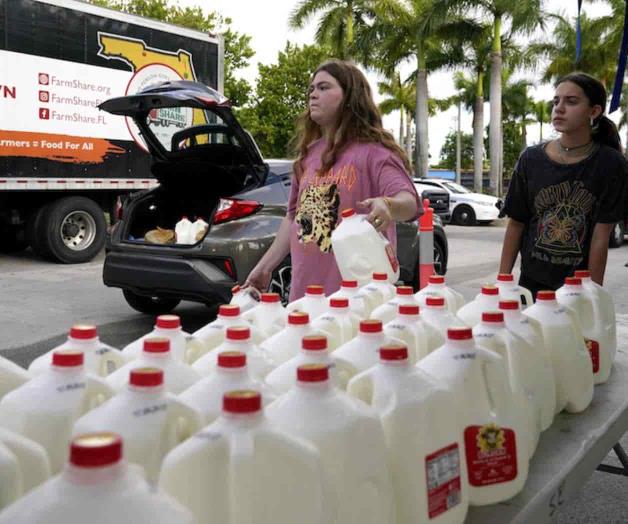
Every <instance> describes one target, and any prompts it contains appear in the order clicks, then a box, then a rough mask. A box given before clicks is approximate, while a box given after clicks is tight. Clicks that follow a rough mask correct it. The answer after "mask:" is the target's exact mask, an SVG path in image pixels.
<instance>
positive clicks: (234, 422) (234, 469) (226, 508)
mask: <svg viewBox="0 0 628 524" xmlns="http://www.w3.org/2000/svg"><path fill="white" fill-rule="evenodd" d="M159 484H160V486H161V487H162V488H163V489H164V490H165V491H166V492H167V493H169V494H170V495H172V496H173V497H174V498H175V499H177V500H178V501H179V502H180V503H181V504H183V505H184V506H186V507H187V508H188V509H189V510H190V511H191V512H192V513H193V514H194V517H195V518H196V522H197V524H295V523H299V524H329V523H330V522H331V521H330V520H329V515H328V514H327V510H326V506H325V504H326V501H325V498H324V491H325V487H324V480H323V476H322V471H321V464H320V455H319V454H318V452H317V451H316V449H315V448H314V446H312V445H311V444H309V443H308V442H306V441H304V440H303V439H297V438H295V437H291V436H289V435H287V434H286V433H285V432H283V431H279V430H278V429H276V428H275V427H274V426H273V425H272V424H271V423H269V421H268V420H267V418H266V416H265V415H264V413H263V411H262V399H261V395H260V394H259V393H258V392H255V391H249V390H243V391H232V392H229V393H227V394H225V396H224V398H223V412H222V415H221V416H220V417H219V418H218V419H217V420H216V421H215V422H213V423H212V424H210V425H208V426H206V427H205V428H204V429H202V430H201V431H200V432H198V433H197V434H196V435H194V436H193V437H192V438H190V439H188V440H186V441H185V442H184V443H183V444H181V445H180V446H177V447H176V448H175V449H173V450H172V451H171V452H170V453H169V454H168V456H167V457H166V459H165V460H164V464H163V467H162V470H161V475H160V479H159Z"/></svg>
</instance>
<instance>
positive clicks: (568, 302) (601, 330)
mask: <svg viewBox="0 0 628 524" xmlns="http://www.w3.org/2000/svg"><path fill="white" fill-rule="evenodd" d="M556 300H557V301H558V303H559V304H560V305H562V306H565V307H568V308H571V309H572V310H573V311H575V312H576V314H577V317H578V321H579V323H580V327H581V329H582V334H583V335H584V339H585V343H586V346H587V349H588V351H589V355H590V356H591V365H592V366H593V382H594V384H602V383H604V382H606V381H607V380H608V377H609V376H610V374H611V366H612V363H613V355H614V348H613V343H612V341H611V337H610V336H609V335H610V333H609V331H607V330H606V327H607V326H606V325H605V323H603V322H596V320H598V317H596V315H595V305H594V304H595V303H594V301H593V300H592V298H591V296H590V294H588V293H586V292H585V290H584V287H583V286H582V280H581V279H579V278H577V277H567V278H566V279H565V285H564V286H563V287H561V288H560V289H558V290H557V291H556Z"/></svg>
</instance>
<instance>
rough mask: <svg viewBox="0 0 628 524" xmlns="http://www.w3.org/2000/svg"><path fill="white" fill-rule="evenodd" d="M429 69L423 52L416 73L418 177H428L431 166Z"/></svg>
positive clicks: (416, 166) (416, 165)
mask: <svg viewBox="0 0 628 524" xmlns="http://www.w3.org/2000/svg"><path fill="white" fill-rule="evenodd" d="M427 98H428V94H427V69H426V67H425V58H424V56H423V52H422V51H421V52H420V53H419V57H418V69H417V75H416V118H415V124H416V163H415V170H416V174H417V176H418V177H426V176H427V170H428V166H429V152H428V144H429V142H428V139H427V123H428V109H427Z"/></svg>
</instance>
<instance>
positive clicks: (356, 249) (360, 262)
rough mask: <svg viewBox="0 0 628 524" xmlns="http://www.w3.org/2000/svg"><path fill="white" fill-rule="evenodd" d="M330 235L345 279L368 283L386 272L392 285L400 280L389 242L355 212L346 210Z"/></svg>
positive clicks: (362, 283) (395, 259) (394, 256)
mask: <svg viewBox="0 0 628 524" xmlns="http://www.w3.org/2000/svg"><path fill="white" fill-rule="evenodd" d="M341 215H342V221H341V222H340V224H338V225H337V226H336V229H334V231H333V232H332V234H331V247H332V250H333V252H334V257H335V258H336V263H337V264H338V269H339V270H340V274H341V275H342V278H343V279H344V280H357V281H358V282H359V283H360V285H364V284H366V283H367V282H368V281H369V280H370V279H371V275H372V274H373V272H378V273H386V275H387V276H388V281H389V282H390V283H394V282H397V280H398V279H399V261H398V260H397V256H396V255H395V251H394V250H393V248H392V246H391V245H390V242H389V241H388V240H387V239H386V237H385V236H384V235H383V234H381V233H380V232H378V231H377V230H376V229H375V228H374V227H373V226H372V225H371V223H370V222H369V221H368V220H367V215H358V214H356V212H355V211H354V210H353V209H345V210H344V211H343V212H342V213H341Z"/></svg>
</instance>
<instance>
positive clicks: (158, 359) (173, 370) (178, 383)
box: [107, 337, 201, 395]
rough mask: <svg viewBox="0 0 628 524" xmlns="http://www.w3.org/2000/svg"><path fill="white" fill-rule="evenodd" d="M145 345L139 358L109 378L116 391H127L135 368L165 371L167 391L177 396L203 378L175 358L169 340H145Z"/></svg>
mask: <svg viewBox="0 0 628 524" xmlns="http://www.w3.org/2000/svg"><path fill="white" fill-rule="evenodd" d="M143 343H144V349H143V351H142V354H141V355H140V356H139V358H137V359H135V360H132V361H131V362H129V363H128V364H126V365H124V366H123V367H121V368H120V369H118V370H117V371H115V372H114V373H112V374H111V375H109V376H108V377H107V382H108V383H109V385H110V386H111V387H112V388H114V389H115V390H116V391H123V390H125V389H126V387H127V384H128V383H129V373H130V372H131V370H132V369H135V368H157V369H161V370H163V372H164V385H165V389H166V391H169V392H170V393H174V394H175V395H176V394H178V393H181V391H183V390H184V389H187V388H189V387H190V386H191V385H192V384H194V383H195V382H196V381H197V380H199V379H200V378H201V375H200V374H199V373H197V371H196V369H195V368H193V367H192V366H190V365H189V364H186V363H185V362H182V361H180V360H177V359H175V358H174V355H173V354H172V350H171V349H170V348H171V346H170V340H168V339H167V338H162V337H155V338H145V339H144V340H143ZM197 362H198V361H197Z"/></svg>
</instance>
